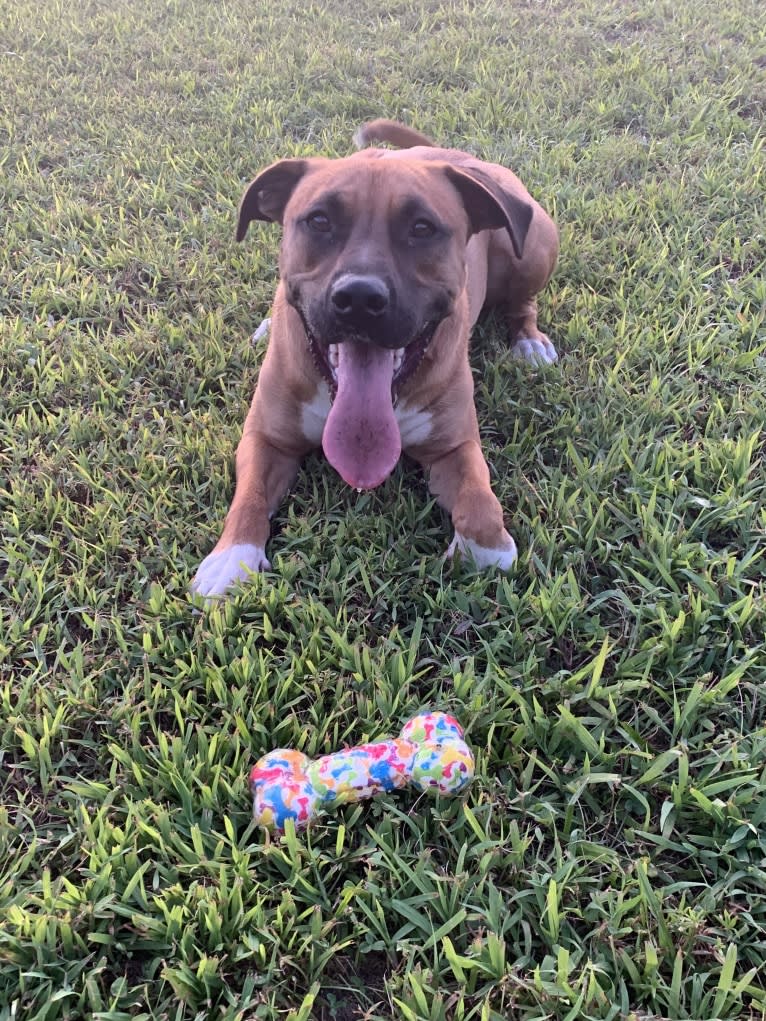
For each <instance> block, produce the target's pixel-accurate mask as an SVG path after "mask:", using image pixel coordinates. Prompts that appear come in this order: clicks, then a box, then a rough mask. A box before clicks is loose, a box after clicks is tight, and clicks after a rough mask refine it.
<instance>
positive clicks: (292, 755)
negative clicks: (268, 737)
mask: <svg viewBox="0 0 766 1021" xmlns="http://www.w3.org/2000/svg"><path fill="white" fill-rule="evenodd" d="M473 772H474V760H473V754H472V752H471V749H470V748H469V747H468V745H467V744H466V743H465V741H464V740H463V728H462V727H461V726H460V724H459V723H458V722H457V720H456V719H454V717H452V716H448V715H447V714H446V713H421V714H420V715H418V716H415V717H413V718H412V719H411V720H410V721H409V722H408V723H407V724H406V725H405V727H404V729H403V730H402V732H401V734H400V735H399V737H396V738H392V739H390V740H388V741H379V742H377V743H375V744H363V745H357V746H356V747H354V748H346V749H345V750H344V751H342V752H335V753H334V754H333V755H323V756H322V758H319V759H313V760H312V759H309V758H308V756H306V755H303V754H302V753H301V752H298V751H295V750H294V749H287V748H280V749H278V750H277V751H273V752H269V753H268V754H267V755H264V756H263V757H262V758H260V759H259V760H258V761H257V762H256V764H255V765H254V766H253V768H252V770H251V771H250V790H251V791H252V794H253V816H254V818H255V821H256V822H257V823H259V824H260V825H261V826H266V827H267V828H268V829H271V830H278V831H281V830H284V828H285V822H286V821H287V820H288V819H293V820H294V821H295V825H296V827H298V828H300V827H302V826H306V825H308V823H309V822H311V820H312V819H313V818H314V816H315V815H317V814H318V813H320V812H322V811H324V810H325V809H327V808H328V807H330V806H332V805H344V804H347V803H348V802H351V801H362V800H363V799H364V798H370V797H374V796H375V795H376V794H380V793H382V792H385V791H392V790H396V789H398V788H400V787H406V786H407V785H408V784H411V785H412V786H413V787H414V788H415V789H416V790H419V791H434V792H437V793H439V794H457V793H458V792H459V791H461V790H462V789H463V788H464V787H465V786H467V784H469V783H470V782H471V780H472V779H473Z"/></svg>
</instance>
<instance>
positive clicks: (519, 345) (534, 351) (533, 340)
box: [511, 335, 559, 365]
mask: <svg viewBox="0 0 766 1021" xmlns="http://www.w3.org/2000/svg"><path fill="white" fill-rule="evenodd" d="M511 354H512V355H513V356H514V357H515V358H523V359H524V361H525V362H532V363H534V364H535V365H553V363H554V362H556V361H558V357H559V356H558V354H557V353H556V348H555V347H554V346H553V344H551V342H550V341H549V340H548V338H547V337H545V336H542V335H541V336H539V337H519V339H518V340H517V341H516V343H515V344H514V345H513V347H512V348H511Z"/></svg>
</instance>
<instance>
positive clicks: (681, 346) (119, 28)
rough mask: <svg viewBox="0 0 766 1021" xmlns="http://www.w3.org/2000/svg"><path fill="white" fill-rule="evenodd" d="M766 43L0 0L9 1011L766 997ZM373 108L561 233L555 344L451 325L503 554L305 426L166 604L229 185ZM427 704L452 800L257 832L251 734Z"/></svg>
mask: <svg viewBox="0 0 766 1021" xmlns="http://www.w3.org/2000/svg"><path fill="white" fill-rule="evenodd" d="M764 67H766V35H765V34H764V28H763V18H762V16H761V13H760V6H759V5H758V4H757V3H755V0H732V2H730V3H727V4H725V5H721V4H719V3H717V2H716V3H713V2H711V0H699V2H695V3H689V2H686V0H676V2H673V3H670V2H666V0H661V2H654V0H652V2H649V0H637V2H636V3H634V4H631V5H626V4H623V3H620V2H619V0H602V2H599V3H595V2H594V0H571V2H563V0H545V2H534V3H533V2H529V0H507V2H505V3H502V2H500V0H483V2H480V3H473V2H468V0H456V2H454V3H452V2H450V3H437V2H435V0H433V2H432V0H419V2H416V3H403V2H399V0H382V2H379V0H376V2H372V0H358V2H357V3H355V4H354V5H353V9H350V8H349V5H347V4H342V3H340V2H334V0H327V2H324V3H300V4H299V3H295V2H292V0H285V2H283V3H267V2H266V0H250V2H249V3H247V4H245V3H243V2H241V0H231V2H227V3H225V4H206V3H202V2H201V0H167V2H159V0H144V2H143V3H142V2H139V0H124V2H123V3H120V4H107V3H102V2H99V0H85V2H83V3H81V4H70V3H66V2H64V0H58V2H56V0H45V2H42V3H40V4H32V3H31V2H30V0H19V2H18V3H16V4H14V5H6V7H5V10H4V13H3V36H2V47H0V84H1V85H2V87H1V88H0V131H2V133H3V135H5V136H6V137H5V139H4V142H3V145H2V147H1V148H0V163H1V164H2V169H1V171H0V173H2V186H3V195H4V198H3V217H2V221H0V230H1V231H2V237H3V243H2V246H0V314H1V316H2V318H1V320H0V374H1V383H2V391H1V392H2V408H1V409H0V475H1V476H2V480H3V483H2V490H1V492H0V501H2V518H1V520H2V526H1V528H2V532H1V534H0V621H1V623H0V761H1V763H2V771H1V773H0V1019H2V1021H6V1019H8V1021H10V1019H24V1021H57V1019H75V1018H92V1019H94V1021H122V1019H127V1018H136V1019H138V1018H147V1019H148V1018H156V1019H171V1018H172V1019H174V1021H187V1019H188V1021H191V1019H212V1018H215V1019H222V1021H223V1019H227V1021H229V1019H230V1021H234V1019H243V1021H245V1019H246V1021H252V1019H263V1018H265V1019H271V1018H283V1019H291V1021H307V1019H318V1021H329V1019H337V1021H349V1019H352V1018H368V1019H382V1018H397V1019H405V1021H410V1019H423V1021H425V1019H429V1021H436V1019H449V1021H453V1019H456V1021H460V1019H469V1018H475V1019H477V1021H479V1019H480V1021H496V1019H505V1018H519V1019H525V1021H526V1019H529V1021H531V1019H540V1021H542V1019H548V1018H555V1019H562V1021H563V1019H571V1021H574V1019H580V1018H582V1019H590V1018H594V1019H595V1018H598V1019H614V1018H620V1019H636V1021H639V1019H649V1018H667V1019H682V1018H686V1019H697V1021H701V1019H712V1018H721V1019H744V1018H764V1017H766V973H765V972H764V966H763V961H764V959H765V958H766V838H764V836H763V834H764V832H766V827H765V825H764V824H765V823H766V767H765V766H764V758H765V753H766V725H765V722H764V717H765V715H766V695H764V690H765V689H764V682H766V655H765V653H766V643H765V640H764V625H765V624H766V609H765V599H764V596H765V591H764V589H765V579H766V565H765V563H764V549H765V546H764V533H765V531H766V483H765V482H764V471H763V460H764V422H765V421H766V383H765V382H764V369H765V368H766V356H765V352H766V327H765V325H764V320H765V318H766V311H765V310H766V240H765V237H766V224H765V219H766V203H764V187H765V186H766V174H765V172H764V135H763V111H764V101H765V100H766V84H765V79H764V73H763V72H764ZM382 115H385V116H394V117H400V118H403V119H406V120H409V121H410V122H412V123H414V124H415V125H416V126H417V127H419V128H421V129H422V130H426V131H428V132H429V133H430V134H432V135H433V136H434V137H436V138H438V139H439V140H441V141H443V142H445V143H451V144H455V145H460V146H462V147H467V148H470V149H472V150H474V151H476V152H477V153H479V154H481V155H484V156H486V157H487V158H490V159H494V160H498V161H501V162H507V163H509V164H510V165H512V166H513V167H514V168H515V169H517V170H518V172H519V173H520V175H521V176H522V178H523V179H524V180H525V182H526V183H527V184H528V185H529V187H530V189H531V190H532V192H533V193H534V194H535V195H536V196H537V197H538V198H539V199H540V200H541V201H542V202H543V204H544V205H545V206H546V207H548V208H549V209H550V210H551V211H552V212H553V213H554V214H555V216H556V219H557V221H558V223H559V224H560V227H561V232H562V255H561V261H560V265H559V268H558V270H557V273H556V276H555V278H554V280H553V282H552V284H551V285H550V287H549V288H548V289H547V291H546V292H545V294H544V296H543V298H542V302H541V321H542V323H543V325H544V328H546V327H547V328H548V330H549V332H550V333H551V336H552V337H553V339H554V340H555V342H556V343H557V346H558V347H559V350H560V351H561V352H562V355H563V357H562V359H561V362H560V364H559V365H558V366H556V367H554V368H551V369H548V370H544V371H534V370H531V369H530V368H529V367H526V366H519V365H517V364H516V363H515V362H514V361H513V360H512V359H510V358H509V356H508V352H507V350H506V349H505V345H504V342H503V338H502V336H501V335H500V332H499V331H498V329H497V328H496V326H495V324H494V323H493V321H492V320H491V319H490V320H488V321H487V323H485V324H484V325H483V326H482V327H481V328H480V329H479V330H478V331H477V336H476V341H475V345H474V364H475V367H476V380H477V403H478V405H479V410H480V419H481V422H482V427H483V432H484V443H485V450H486V453H487V456H488V459H489V462H490V465H491V468H492V472H493V477H494V487H495V491H496V492H497V493H498V495H499V496H500V499H501V502H502V503H503V505H504V506H505V507H506V509H507V511H508V516H509V524H510V527H511V529H512V531H513V534H514V535H515V537H516V539H517V541H518V544H519V548H520V559H519V563H518V566H517V567H516V569H515V570H514V571H513V572H512V573H511V574H510V575H509V576H504V577H497V576H492V575H482V574H476V573H473V572H471V571H470V570H469V569H468V568H467V567H465V566H460V565H457V564H456V565H445V563H444V562H443V561H442V559H441V556H442V553H443V550H444V548H445V546H446V543H447V541H448V538H449V528H448V523H447V522H446V520H445V519H444V516H443V515H442V514H441V512H440V511H439V510H438V509H437V508H435V507H434V506H433V504H432V503H431V502H430V501H429V499H428V496H427V492H426V489H425V486H424V483H423V480H422V479H421V478H420V476H419V474H418V472H417V471H416V470H415V469H414V468H413V467H412V466H409V465H406V464H405V465H402V466H401V467H400V468H399V469H398V470H397V472H396V473H395V474H394V476H393V477H392V478H391V479H390V480H389V481H388V482H387V483H386V484H385V485H384V486H382V487H381V488H380V489H378V490H376V491H375V492H373V493H370V494H366V495H363V496H361V497H359V496H357V495H356V494H354V493H352V492H349V491H348V490H347V489H345V488H344V487H343V485H342V484H341V483H340V481H339V480H338V478H337V477H336V476H335V475H334V473H332V471H331V470H330V469H329V467H328V466H327V465H326V464H323V463H322V461H321V460H320V459H319V458H314V459H310V460H309V461H308V462H307V463H306V465H305V468H304V470H303V472H302V473H301V476H300V478H299V481H298V484H297V486H296V490H295V492H294V494H293V495H292V497H291V498H290V500H289V501H288V502H286V503H285V504H284V506H283V508H282V510H281V512H280V513H279V515H278V517H277V518H276V519H275V522H274V538H273V540H272V544H271V547H270V550H271V554H272V559H273V561H274V564H275V568H274V571H273V572H272V573H271V574H269V575H267V576H264V577H261V578H258V579H255V580H254V581H253V583H252V584H251V585H249V586H247V587H246V588H244V589H243V590H242V591H241V592H240V594H239V595H238V596H237V598H236V599H234V600H232V601H230V602H228V603H227V604H225V605H223V606H222V607H220V608H218V609H215V610H213V611H212V612H210V613H208V614H199V613H198V612H195V610H194V608H193V606H192V605H191V603H190V601H189V598H188V595H187V589H188V583H189V580H190V577H191V575H192V574H193V572H194V570H195V567H196V565H197V564H198V562H199V561H200V559H201V557H202V556H204V555H205V554H206V553H207V552H208V551H209V550H210V548H211V547H212V544H213V543H214V541H215V538H216V536H217V533H218V530H219V527H220V524H221V522H222V519H223V516H224V514H225V510H226V507H227V502H228V500H229V498H230V495H231V492H232V487H233V451H234V448H235V445H236V442H237V439H238V436H239V432H240V429H241V425H242V422H243V419H244V413H245V410H246V407H247V403H248V401H249V398H250V394H251V391H252V387H253V384H254V381H255V378H256V374H257V367H258V364H259V361H260V358H261V354H262V351H261V349H260V348H259V349H254V348H253V347H252V345H251V344H250V342H249V339H248V338H249V336H250V334H251V333H252V330H253V328H254V326H255V325H256V324H257V323H258V322H259V321H260V319H261V318H262V317H263V316H264V315H265V314H266V313H267V311H268V306H269V300H270V295H271V293H272V291H273V287H274V281H275V273H276V253H277V245H278V238H277V233H276V231H275V230H274V229H273V228H269V227H263V228H260V229H259V230H258V231H256V232H255V234H254V235H253V237H252V239H251V240H250V241H249V242H248V243H247V244H246V245H243V246H237V245H235V244H234V243H233V240H232V236H233V223H234V210H235V206H236V202H237V200H238V197H239V194H240V192H241V189H242V186H243V184H244V182H246V181H247V180H249V178H250V177H252V176H253V175H254V174H255V172H256V171H257V170H258V169H259V168H261V167H263V166H264V165H266V164H268V163H269V162H271V161H273V160H274V159H277V158H279V157H281V156H285V155H294V154H299V153H327V154H333V153H337V154H341V153H346V152H348V151H349V148H350V138H351V134H352V132H353V129H354V128H355V127H356V125H357V124H358V123H359V122H361V121H362V120H364V119H366V118H369V117H371V116H382ZM421 707H433V708H437V707H442V708H447V709H449V710H451V711H453V712H455V713H457V715H458V716H459V717H460V718H461V720H462V721H463V723H464V724H465V725H466V727H467V729H468V733H469V739H470V741H471V743H472V745H473V747H474V749H475V751H476V756H477V774H478V775H477V780H476V782H475V784H474V786H473V787H472V789H471V791H470V793H469V795H468V797H467V798H466V799H465V800H456V801H442V802H436V801H431V800H428V799H425V798H421V799H417V798H415V797H414V796H408V795H406V794H405V795H398V796H395V797H391V798H387V799H383V800H379V801H375V802H370V803H365V804H363V805H361V806H352V807H347V808H346V809H344V810H342V811H341V812H339V813H338V814H337V815H335V816H330V817H328V818H327V819H326V820H325V821H324V822H323V823H321V824H320V825H317V826H316V827H315V828H314V829H312V830H311V831H310V832H309V833H307V834H305V835H297V836H296V835H295V834H294V833H288V834H287V835H286V836H285V838H284V839H283V840H274V839H266V838H264V837H263V836H262V835H261V834H260V833H259V832H257V831H256V830H254V829H253V827H252V826H251V824H250V811H249V802H248V793H247V785H246V775H247V771H248V768H249V767H250V765H251V764H252V763H253V762H254V761H255V759H256V758H257V757H258V756H259V755H260V754H262V753H263V752H264V751H266V750H268V749H270V748H272V747H275V746H278V745H294V746H297V747H300V748H302V749H303V750H304V751H306V752H307V753H309V754H312V755H313V754H322V753H324V752H327V751H330V750H333V749H336V748H338V747H340V746H341V745H342V744H343V743H344V742H358V741H361V740H365V739H368V738H371V739H374V738H377V737H379V736H381V735H384V734H387V733H391V732H392V731H395V730H397V729H398V727H399V726H400V724H401V723H402V722H403V721H404V720H405V719H406V718H407V717H408V715H410V714H411V713H412V712H413V711H415V710H417V709H419V708H421Z"/></svg>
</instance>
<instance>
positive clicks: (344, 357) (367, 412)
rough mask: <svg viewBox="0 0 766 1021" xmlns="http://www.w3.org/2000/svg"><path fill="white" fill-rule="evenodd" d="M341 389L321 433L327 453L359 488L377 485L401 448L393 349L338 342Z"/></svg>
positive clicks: (338, 469) (394, 462)
mask: <svg viewBox="0 0 766 1021" xmlns="http://www.w3.org/2000/svg"><path fill="white" fill-rule="evenodd" d="M337 375H338V393H337V394H336V397H335V400H334V401H333V404H332V407H331V408H330V414H329V415H328V416H327V421H326V422H325V427H324V433H323V434H322V447H323V449H324V452H325V456H326V457H327V460H328V461H329V462H330V464H331V465H332V466H333V468H334V469H335V470H336V471H337V472H338V474H339V475H340V476H341V477H342V478H343V479H344V481H345V482H347V483H348V484H349V485H350V486H353V487H354V488H355V489H374V488H375V486H379V485H380V483H381V482H383V480H384V479H386V478H388V476H389V475H390V474H391V472H392V471H393V470H394V466H395V465H396V462H397V461H398V460H399V455H400V454H401V452H402V440H401V436H400V435H399V426H398V425H397V423H396V418H395V417H394V407H393V404H392V403H391V380H392V378H393V375H394V352H393V351H387V350H386V349H385V348H380V347H376V346H375V345H374V344H365V343H363V342H360V341H354V340H346V341H344V342H343V343H342V344H339V345H338V369H337Z"/></svg>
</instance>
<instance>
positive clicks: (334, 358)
mask: <svg viewBox="0 0 766 1021" xmlns="http://www.w3.org/2000/svg"><path fill="white" fill-rule="evenodd" d="M327 360H328V361H329V363H330V365H331V367H332V368H333V369H337V368H338V361H339V357H338V345H337V344H330V346H329V347H328V348H327Z"/></svg>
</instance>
